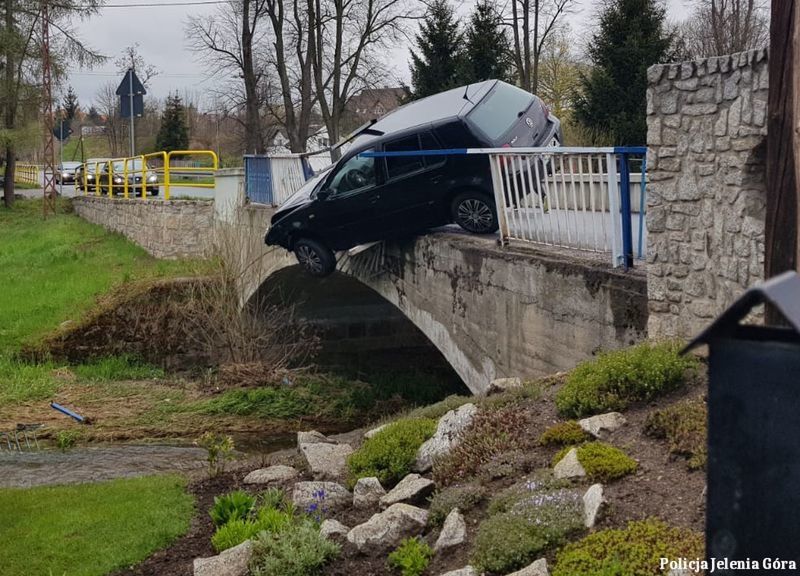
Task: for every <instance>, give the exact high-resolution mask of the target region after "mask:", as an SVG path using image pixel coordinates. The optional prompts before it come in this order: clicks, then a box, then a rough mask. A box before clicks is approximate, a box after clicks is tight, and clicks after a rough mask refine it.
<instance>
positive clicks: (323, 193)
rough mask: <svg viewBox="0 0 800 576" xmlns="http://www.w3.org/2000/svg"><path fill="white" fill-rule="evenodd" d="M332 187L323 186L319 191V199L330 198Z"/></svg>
mask: <svg viewBox="0 0 800 576" xmlns="http://www.w3.org/2000/svg"><path fill="white" fill-rule="evenodd" d="M330 195H331V189H330V188H323V189H322V190H320V191H319V192H317V200H327V199H328V198H330Z"/></svg>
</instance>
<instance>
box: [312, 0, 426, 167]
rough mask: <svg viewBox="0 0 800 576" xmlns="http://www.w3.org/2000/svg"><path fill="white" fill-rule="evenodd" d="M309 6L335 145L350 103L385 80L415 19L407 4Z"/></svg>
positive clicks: (370, 0) (319, 86)
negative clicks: (394, 51) (388, 57)
mask: <svg viewBox="0 0 800 576" xmlns="http://www.w3.org/2000/svg"><path fill="white" fill-rule="evenodd" d="M307 5H308V20H309V22H310V26H309V44H310V49H311V59H312V62H313V71H314V85H315V87H316V91H317V98H318V101H319V107H320V111H321V112H322V118H323V121H324V122H325V127H326V128H327V130H328V137H329V139H330V141H331V142H337V141H338V140H339V137H340V136H341V135H340V132H339V131H340V128H341V124H342V119H343V117H344V115H345V110H346V106H347V103H348V101H349V100H350V98H352V97H353V96H354V95H355V94H357V93H358V92H360V91H361V90H362V89H363V88H366V87H368V86H372V85H375V84H377V83H379V82H380V81H381V80H382V79H383V78H384V77H385V69H384V66H383V62H384V60H383V56H384V54H385V53H386V51H387V50H388V49H389V48H390V47H391V46H392V44H393V43H394V42H396V41H397V40H399V39H400V38H401V37H403V36H404V35H405V26H406V24H407V23H408V21H409V19H411V18H415V17H417V14H416V13H415V11H414V9H413V7H412V6H411V5H410V4H409V3H408V2H406V0H360V1H358V0H307ZM335 156H336V154H335V153H334V154H332V159H335Z"/></svg>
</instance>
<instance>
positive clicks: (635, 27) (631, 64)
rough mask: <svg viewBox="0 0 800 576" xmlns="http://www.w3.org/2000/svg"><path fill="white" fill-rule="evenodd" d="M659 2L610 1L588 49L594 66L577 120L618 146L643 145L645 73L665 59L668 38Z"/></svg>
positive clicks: (585, 84) (579, 101)
mask: <svg viewBox="0 0 800 576" xmlns="http://www.w3.org/2000/svg"><path fill="white" fill-rule="evenodd" d="M665 12H666V10H665V8H664V6H663V5H662V4H661V3H660V2H658V1H657V0H613V1H611V2H609V3H608V4H607V5H606V6H605V8H604V9H603V12H602V13H601V15H600V30H599V31H598V32H597V33H596V34H595V35H594V37H593V38H592V42H591V44H590V45H589V56H590V58H591V61H592V64H593V65H594V67H593V69H592V70H591V72H590V73H589V74H588V75H587V76H584V77H583V79H582V82H581V84H582V87H581V88H582V90H581V94H579V95H578V98H577V101H576V104H575V113H576V118H577V120H578V121H579V122H580V123H581V124H583V125H584V126H586V127H587V128H588V129H589V130H590V132H592V133H593V134H596V135H599V134H607V135H608V136H610V137H611V139H612V141H613V142H614V143H615V144H617V145H641V144H644V143H645V140H646V137H647V124H646V121H645V112H646V109H645V107H646V102H645V100H646V92H647V68H648V67H649V66H651V65H652V64H655V63H657V62H663V61H664V60H665V59H667V58H668V55H669V50H670V46H671V45H672V43H673V38H672V35H671V34H669V33H667V31H666V30H665V26H664V24H665Z"/></svg>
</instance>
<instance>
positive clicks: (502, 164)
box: [500, 142, 511, 168]
mask: <svg viewBox="0 0 800 576" xmlns="http://www.w3.org/2000/svg"><path fill="white" fill-rule="evenodd" d="M501 148H511V143H510V142H506V143H505V144H503V145H502V146H501ZM505 167H506V158H505V156H500V168H505Z"/></svg>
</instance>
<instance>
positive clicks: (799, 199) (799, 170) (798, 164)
mask: <svg viewBox="0 0 800 576" xmlns="http://www.w3.org/2000/svg"><path fill="white" fill-rule="evenodd" d="M792 4H793V5H794V18H793V20H794V29H793V31H792V57H793V60H792V63H793V66H792V97H793V98H794V101H793V114H792V127H793V129H794V141H793V144H794V146H793V148H794V192H795V207H796V211H797V213H796V214H795V242H796V243H795V260H794V262H795V267H796V268H798V266H797V265H798V264H800V2H798V1H797V0H794V1H793V2H792ZM798 269H800V268H798Z"/></svg>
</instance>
